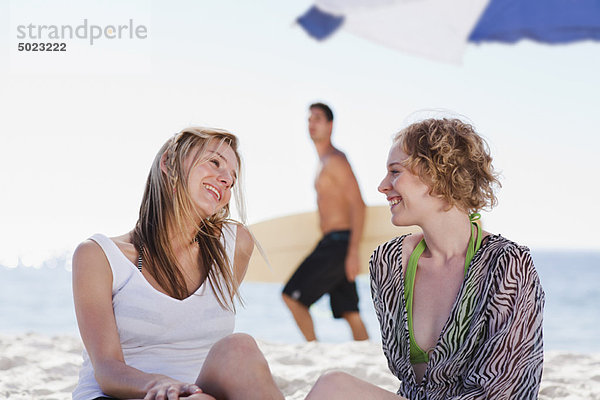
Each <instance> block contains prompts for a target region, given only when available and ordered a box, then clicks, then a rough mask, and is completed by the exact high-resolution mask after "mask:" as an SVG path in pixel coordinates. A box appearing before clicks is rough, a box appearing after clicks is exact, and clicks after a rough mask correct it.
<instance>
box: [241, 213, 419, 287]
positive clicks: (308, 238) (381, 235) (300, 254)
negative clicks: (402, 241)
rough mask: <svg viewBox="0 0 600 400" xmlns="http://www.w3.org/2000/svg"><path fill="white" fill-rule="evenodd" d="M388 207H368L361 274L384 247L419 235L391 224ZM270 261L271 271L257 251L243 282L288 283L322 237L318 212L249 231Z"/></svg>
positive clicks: (413, 228)
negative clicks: (394, 240) (404, 237)
mask: <svg viewBox="0 0 600 400" xmlns="http://www.w3.org/2000/svg"><path fill="white" fill-rule="evenodd" d="M390 217H391V214H390V209H389V206H369V207H367V210H366V216H365V227H364V230H363V237H362V241H361V243H360V247H359V254H360V261H361V262H360V273H361V274H365V273H368V271H369V258H370V257H371V253H372V252H373V250H374V249H375V248H376V247H377V246H378V245H379V244H381V243H384V242H387V241H388V240H391V239H393V238H395V237H396V236H400V235H404V234H406V233H414V232H419V231H420V229H419V228H418V227H416V226H409V227H397V226H394V225H392V223H391V222H390ZM248 228H249V229H250V232H252V234H253V235H254V237H255V239H256V240H257V242H258V244H259V246H260V247H261V248H262V250H263V251H264V253H265V255H266V258H267V259H268V260H269V263H270V265H271V268H269V266H268V264H267V262H266V261H265V259H264V257H263V256H262V255H261V253H260V251H258V249H254V253H253V254H252V257H251V258H250V264H249V265H248V272H247V273H246V277H245V279H244V280H246V281H254V282H285V281H287V279H288V278H289V277H290V276H291V275H292V273H293V272H294V271H295V270H296V268H298V266H299V265H300V263H301V262H302V261H303V260H304V258H306V256H307V255H308V254H309V253H310V252H311V251H312V250H313V249H314V248H315V246H316V245H317V243H318V241H319V240H320V239H321V237H322V233H321V231H320V229H319V216H318V214H317V212H316V211H312V212H305V213H299V214H292V215H287V216H284V217H279V218H273V219H270V220H266V221H262V222H258V223H255V224H252V225H250V226H249V227H248Z"/></svg>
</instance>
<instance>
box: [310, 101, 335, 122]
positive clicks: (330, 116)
mask: <svg viewBox="0 0 600 400" xmlns="http://www.w3.org/2000/svg"><path fill="white" fill-rule="evenodd" d="M313 108H318V109H319V110H321V111H323V113H325V117H327V121H329V122H331V121H333V111H331V108H329V106H328V105H327V104H323V103H313V104H311V105H310V107H308V109H309V110H312V109H313Z"/></svg>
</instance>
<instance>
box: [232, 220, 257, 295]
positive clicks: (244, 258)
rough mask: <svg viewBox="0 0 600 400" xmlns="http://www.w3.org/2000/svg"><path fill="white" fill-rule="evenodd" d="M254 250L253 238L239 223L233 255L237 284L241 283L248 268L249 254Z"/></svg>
mask: <svg viewBox="0 0 600 400" xmlns="http://www.w3.org/2000/svg"><path fill="white" fill-rule="evenodd" d="M253 250H254V239H253V238H252V235H251V234H250V231H248V228H246V227H245V226H244V225H242V224H239V225H238V227H237V234H236V240H235V256H234V257H233V273H234V277H235V279H236V280H237V282H238V284H241V283H242V281H243V280H244V276H246V271H247V270H248V263H249V262H250V256H252V251H253Z"/></svg>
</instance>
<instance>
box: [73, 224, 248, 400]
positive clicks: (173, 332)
mask: <svg viewBox="0 0 600 400" xmlns="http://www.w3.org/2000/svg"><path fill="white" fill-rule="evenodd" d="M236 234H237V225H234V224H227V225H226V226H225V228H224V229H223V236H222V238H221V240H222V242H223V243H224V245H225V250H226V253H227V257H228V259H229V262H230V265H232V266H233V257H234V254H235V240H236ZM91 239H92V240H94V241H95V242H96V243H98V244H99V245H100V247H102V250H103V251H104V253H105V254H106V258H107V259H108V262H109V264H110V267H111V269H112V273H113V288H112V303H113V309H114V313H115V319H116V322H117V328H118V332H119V338H120V341H121V348H122V349H123V356H124V357H125V362H126V363H127V365H129V366H131V367H134V368H137V369H139V370H141V371H144V372H148V373H158V374H164V375H167V376H170V377H172V378H175V379H178V380H181V381H183V382H190V383H194V382H195V381H196V378H197V376H198V373H199V372H200V369H201V368H202V364H203V363H204V360H205V358H206V356H207V354H208V351H209V350H210V348H211V347H212V345H213V344H214V343H216V342H217V341H218V340H220V339H222V338H223V337H225V336H227V335H229V334H231V333H232V332H233V328H234V323H235V322H234V314H233V312H231V311H228V310H225V309H223V308H222V307H221V306H220V305H219V303H218V302H217V299H216V295H215V293H214V292H213V290H212V289H211V286H210V283H209V282H208V279H206V280H205V281H204V283H203V284H202V286H200V288H198V290H197V291H196V292H195V293H194V294H193V295H191V296H189V297H188V298H186V299H184V300H177V299H174V298H172V297H170V296H167V295H166V294H164V293H161V292H159V291H158V290H156V289H155V288H154V287H152V286H151V285H150V283H148V281H147V280H146V279H145V278H144V276H143V275H142V274H141V273H140V271H139V270H138V269H137V267H136V266H135V265H134V264H132V263H131V261H129V259H127V258H126V257H125V255H124V254H123V253H122V252H121V251H120V250H119V248H118V247H117V245H116V244H115V243H114V242H113V241H112V240H111V239H109V238H108V237H106V236H104V235H101V234H96V235H94V236H92V237H91ZM103 395H104V394H103V393H102V391H101V390H100V387H99V385H98V383H97V382H96V379H95V378H94V370H93V366H92V364H91V362H90V359H89V356H88V354H87V352H86V351H85V350H84V351H83V366H82V367H81V370H80V373H79V383H78V385H77V387H76V389H75V391H74V392H73V399H74V400H91V399H94V398H96V397H98V396H103Z"/></svg>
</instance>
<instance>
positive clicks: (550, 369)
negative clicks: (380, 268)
mask: <svg viewBox="0 0 600 400" xmlns="http://www.w3.org/2000/svg"><path fill="white" fill-rule="evenodd" d="M259 345H260V347H261V349H262V350H263V352H264V353H265V355H266V357H267V359H268V361H269V365H270V366H271V371H272V372H273V375H274V376H275V380H276V382H277V384H278V385H279V387H280V388H281V390H282V391H283V393H284V395H285V397H286V399H288V400H300V399H303V398H304V396H306V394H307V393H308V391H309V390H310V388H311V386H312V385H313V384H314V382H315V381H316V379H317V378H318V376H319V375H321V374H322V373H323V372H325V371H328V370H332V369H338V370H343V371H346V372H348V373H350V374H353V375H355V376H357V377H359V378H362V379H365V380H367V381H369V382H372V383H374V384H377V385H380V386H382V387H384V388H386V389H388V390H394V391H395V390H396V389H397V387H398V380H397V379H396V378H395V377H394V376H392V374H391V373H390V372H389V370H388V368H387V364H386V361H385V357H384V356H383V354H382V353H381V350H380V347H379V345H378V344H376V343H354V342H352V343H339V344H338V343H336V344H331V343H325V344H324V343H307V344H272V343H265V342H260V341H259ZM81 349H82V344H81V341H80V339H79V338H76V337H73V336H52V337H51V336H44V335H40V334H23V335H0V399H10V400H25V399H27V400H31V399H37V400H66V399H70V398H71V391H72V390H73V388H74V387H75V384H76V382H77V376H78V371H79V365H80V364H81ZM539 398H540V399H569V400H574V399H591V400H594V399H599V400H600V354H574V353H566V352H549V353H547V354H546V360H545V364H544V377H543V380H542V386H541V389H540V396H539Z"/></svg>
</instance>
